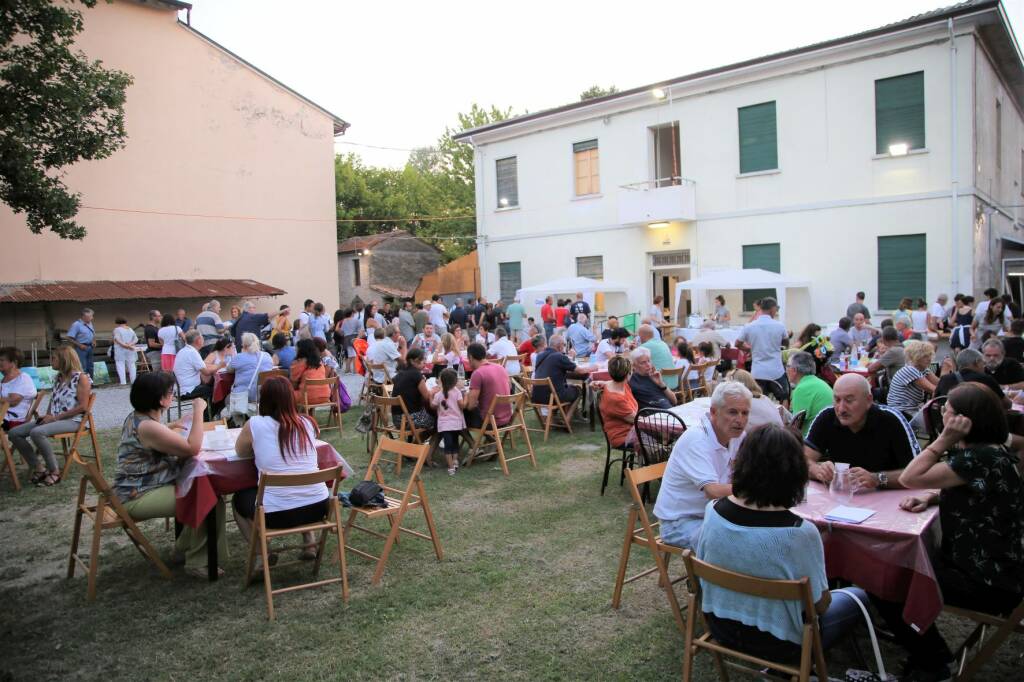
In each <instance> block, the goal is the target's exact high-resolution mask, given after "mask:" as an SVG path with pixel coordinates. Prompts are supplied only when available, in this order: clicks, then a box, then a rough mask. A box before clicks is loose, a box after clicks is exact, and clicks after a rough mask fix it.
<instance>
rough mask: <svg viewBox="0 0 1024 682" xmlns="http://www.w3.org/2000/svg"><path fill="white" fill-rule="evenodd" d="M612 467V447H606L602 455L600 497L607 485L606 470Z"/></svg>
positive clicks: (602, 495)
mask: <svg viewBox="0 0 1024 682" xmlns="http://www.w3.org/2000/svg"><path fill="white" fill-rule="evenodd" d="M611 468H612V448H611V445H609V446H608V447H607V450H606V452H605V455H604V476H602V477H601V497H604V489H605V488H607V487H608V471H609V470H611Z"/></svg>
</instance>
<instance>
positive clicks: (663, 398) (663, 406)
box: [629, 346, 676, 410]
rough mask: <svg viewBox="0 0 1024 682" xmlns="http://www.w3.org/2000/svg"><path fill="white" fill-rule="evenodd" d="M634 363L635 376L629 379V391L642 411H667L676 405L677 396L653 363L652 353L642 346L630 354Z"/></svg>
mask: <svg viewBox="0 0 1024 682" xmlns="http://www.w3.org/2000/svg"><path fill="white" fill-rule="evenodd" d="M629 358H630V360H632V361H633V375H632V376H631V377H630V378H629V390H631V391H632V392H633V397H634V398H636V402H637V405H639V407H640V409H641V410H642V409H644V408H645V407H655V408H657V409H659V410H667V409H668V408H670V407H672V406H673V405H675V404H676V394H675V393H673V391H672V389H671V388H669V387H668V386H666V385H665V382H664V381H663V380H662V378H661V372H659V371H658V370H657V369H655V367H654V365H653V364H652V363H651V351H650V350H648V349H646V348H644V347H643V346H641V347H640V348H636V349H634V350H633V351H632V352H631V353H630V354H629Z"/></svg>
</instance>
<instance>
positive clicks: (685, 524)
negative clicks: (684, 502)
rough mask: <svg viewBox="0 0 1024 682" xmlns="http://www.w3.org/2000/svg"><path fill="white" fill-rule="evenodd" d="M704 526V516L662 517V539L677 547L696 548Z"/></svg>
mask: <svg viewBox="0 0 1024 682" xmlns="http://www.w3.org/2000/svg"><path fill="white" fill-rule="evenodd" d="M703 527H704V519H703V518H694V517H691V516H684V517H682V518H679V519H672V520H669V521H666V520H665V519H661V526H660V528H661V541H662V542H664V543H667V544H669V545H674V546H676V547H682V548H684V549H692V550H696V549H697V541H698V540H700V531H701V528H703Z"/></svg>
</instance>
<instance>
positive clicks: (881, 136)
mask: <svg viewBox="0 0 1024 682" xmlns="http://www.w3.org/2000/svg"><path fill="white" fill-rule="evenodd" d="M894 144H905V145H907V148H908V149H924V71H918V72H917V73H908V74H906V75H904V76H893V77H892V78H883V79H881V80H877V81H875V153H876V154H888V153H889V147H890V146H891V145H894Z"/></svg>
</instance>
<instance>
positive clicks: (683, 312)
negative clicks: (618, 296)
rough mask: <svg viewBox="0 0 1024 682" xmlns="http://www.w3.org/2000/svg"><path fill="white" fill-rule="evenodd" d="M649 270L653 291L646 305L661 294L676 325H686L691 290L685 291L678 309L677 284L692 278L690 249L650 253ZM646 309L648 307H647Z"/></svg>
mask: <svg viewBox="0 0 1024 682" xmlns="http://www.w3.org/2000/svg"><path fill="white" fill-rule="evenodd" d="M648 267H649V272H650V277H651V289H650V291H651V293H650V298H649V299H648V301H647V304H646V305H648V306H649V305H650V301H652V300H654V297H655V296H661V297H662V298H663V300H664V304H663V305H664V307H665V308H668V310H669V320H671V321H672V322H673V323H675V324H676V325H681V326H685V320H686V316H687V315H689V314H690V311H691V310H692V306H691V303H690V300H691V299H690V292H689V291H684V292H683V295H682V297H680V299H679V309H678V310H677V309H676V284H678V283H679V282H685V281H686V280H688V279H690V277H691V274H690V251H689V249H683V250H682V251H662V252H659V253H652V254H650V261H649V266H648ZM645 309H646V308H645Z"/></svg>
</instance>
